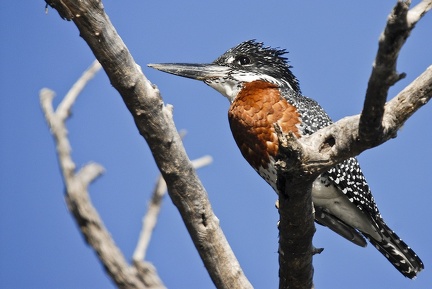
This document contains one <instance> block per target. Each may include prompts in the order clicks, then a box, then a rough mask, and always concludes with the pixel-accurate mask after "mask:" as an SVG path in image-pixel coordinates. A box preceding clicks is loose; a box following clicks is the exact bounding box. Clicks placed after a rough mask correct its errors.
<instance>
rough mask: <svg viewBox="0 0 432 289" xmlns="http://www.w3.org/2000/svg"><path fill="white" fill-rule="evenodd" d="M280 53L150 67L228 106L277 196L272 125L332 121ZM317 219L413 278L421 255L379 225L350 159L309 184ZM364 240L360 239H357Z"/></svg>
mask: <svg viewBox="0 0 432 289" xmlns="http://www.w3.org/2000/svg"><path fill="white" fill-rule="evenodd" d="M285 53H286V51H285V50H281V49H273V48H269V47H264V46H263V44H262V43H259V42H255V41H254V40H250V41H246V42H243V43H241V44H239V45H238V46H236V47H234V48H231V49H229V50H228V51H227V52H225V53H224V54H223V55H222V56H220V57H219V58H218V59H216V60H215V61H214V62H213V63H210V64H151V65H149V66H151V67H154V68H156V69H159V70H162V71H165V72H168V73H172V74H175V75H179V76H183V77H188V78H193V79H197V80H201V81H204V82H205V83H206V84H207V85H209V86H211V87H213V88H214V89H216V90H217V91H219V92H220V93H221V94H223V95H224V96H226V97H227V98H228V100H229V101H230V104H231V106H230V110H229V120H230V126H231V130H232V132H233V136H234V139H235V140H236V142H237V145H238V146H239V148H240V150H241V152H242V154H243V156H244V157H245V159H246V160H247V161H248V162H249V163H250V164H251V166H252V167H253V168H254V169H255V170H256V171H257V172H258V173H259V174H260V176H261V177H263V178H264V179H265V180H266V181H267V182H268V183H269V184H270V185H271V186H272V187H273V188H274V189H275V191H276V192H277V185H276V184H277V172H276V168H275V166H274V162H275V156H276V153H277V149H278V143H277V136H276V133H275V132H274V123H278V124H280V125H281V126H282V129H283V130H284V132H288V131H291V132H293V133H294V134H295V135H297V136H298V137H301V136H304V135H310V134H312V133H314V132H315V131H317V130H319V129H320V128H323V127H325V126H328V125H329V124H331V123H332V121H331V119H330V118H329V116H328V115H327V113H326V112H325V111H324V110H323V109H322V108H321V106H320V105H319V104H318V103H317V102H316V101H314V100H312V99H310V98H307V97H305V96H303V95H302V94H301V91H300V86H299V82H298V80H297V79H296V78H295V76H294V75H293V74H292V72H291V70H290V68H291V67H290V66H289V65H288V64H287V59H286V58H285V57H284V56H283V55H284V54H285ZM312 199H313V203H314V207H315V220H316V221H317V222H318V223H319V224H322V225H324V226H327V227H329V228H330V229H331V230H333V231H335V232H336V233H338V234H340V235H341V236H343V237H345V238H346V239H348V240H350V241H351V242H353V243H355V244H357V245H359V246H363V247H364V246H366V241H365V239H364V237H366V238H367V239H369V241H370V242H371V243H372V244H373V245H374V246H375V247H376V248H377V249H378V250H379V251H380V252H381V253H382V254H383V255H384V256H385V257H386V258H387V259H388V260H389V261H390V262H391V263H392V264H393V265H394V266H395V267H396V269H398V270H399V271H400V272H401V273H402V274H403V275H404V276H406V277H408V278H414V277H415V276H416V275H417V273H418V272H420V271H421V270H422V269H423V268H424V266H423V263H422V261H421V260H420V258H419V257H418V256H417V255H416V254H415V253H414V251H413V250H411V249H410V248H409V247H408V246H407V245H406V244H405V243H404V242H403V241H402V240H401V239H400V238H399V237H398V236H397V235H396V234H395V233H394V232H393V231H392V230H391V229H390V228H389V227H388V226H387V225H386V224H385V222H384V220H383V219H382V217H381V214H380V213H379V210H378V207H377V205H376V204H375V201H374V198H373V196H372V194H371V191H370V189H369V186H368V184H367V182H366V180H365V178H364V176H363V173H362V171H361V169H360V167H359V164H358V162H357V160H356V159H355V158H350V159H348V160H346V161H344V162H343V163H341V164H338V165H336V166H335V167H333V168H331V169H330V170H328V171H327V172H326V173H323V174H321V175H320V176H319V177H318V178H317V179H316V180H315V181H314V183H313V188H312ZM363 236H364V237H363Z"/></svg>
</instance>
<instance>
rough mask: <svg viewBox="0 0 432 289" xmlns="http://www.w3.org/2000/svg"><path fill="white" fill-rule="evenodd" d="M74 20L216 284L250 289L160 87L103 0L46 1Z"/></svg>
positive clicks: (65, 16) (67, 17)
mask: <svg viewBox="0 0 432 289" xmlns="http://www.w3.org/2000/svg"><path fill="white" fill-rule="evenodd" d="M46 2H47V4H48V5H50V6H51V7H53V8H55V9H56V10H57V11H58V12H59V14H60V16H61V17H63V18H65V19H67V20H73V21H74V23H75V24H76V26H77V27H78V29H79V31H80V35H81V37H82V38H83V39H84V40H85V41H86V42H87V44H88V45H89V47H90V48H91V50H92V51H93V53H94V55H95V56H96V58H97V59H98V61H99V62H100V63H101V64H102V67H103V68H104V70H105V72H106V73H107V75H108V77H109V79H110V81H111V84H112V85H113V86H114V87H115V88H116V89H117V90H118V91H119V93H120V94H121V96H122V97H123V100H124V102H125V104H126V106H127V107H128V109H129V111H130V112H131V114H132V116H133V118H134V120H135V123H136V125H137V128H138V130H139V132H140V134H141V135H142V136H143V137H144V138H145V139H146V141H147V143H148V145H149V147H150V150H151V151H152V153H153V156H154V158H155V161H156V164H157V166H158V167H159V170H160V171H161V174H162V175H163V177H164V179H165V181H166V182H167V186H168V192H169V195H170V197H171V199H172V200H173V203H174V204H175V205H176V207H177V208H178V210H179V212H180V214H181V216H182V218H183V221H184V223H185V225H186V228H187V229H188V231H189V234H190V236H191V237H192V240H193V242H194V245H195V247H196V248H197V250H198V252H199V254H200V256H201V259H202V260H203V262H204V265H205V266H206V268H207V271H208V273H209V274H210V277H211V278H212V280H213V282H214V283H215V285H216V287H217V288H251V287H252V286H251V284H250V283H249V281H248V280H247V279H246V277H245V275H244V273H243V271H242V269H241V267H240V264H239V263H238V261H237V259H236V257H235V255H234V253H233V252H232V250H231V248H230V246H229V244H228V242H227V240H226V238H225V236H224V234H223V232H222V229H221V228H220V226H219V220H218V219H217V217H216V216H215V214H214V213H213V210H212V207H211V205H210V202H209V200H208V196H207V193H206V191H205V189H204V187H203V185H202V184H201V182H200V180H199V178H198V176H197V174H196V172H195V170H194V168H193V166H192V163H191V162H190V160H189V159H188V157H187V154H186V152H185V149H184V147H183V144H182V142H181V139H180V136H179V135H178V132H177V130H176V128H175V125H174V122H173V120H172V115H171V111H170V109H169V108H167V107H166V106H165V105H164V103H163V101H162V98H161V97H160V95H159V91H158V90H157V88H156V87H155V86H153V85H152V84H151V83H150V82H149V81H148V80H147V79H146V78H145V76H144V75H143V74H142V71H141V70H140V68H139V67H138V65H137V64H136V63H135V61H134V59H133V58H132V56H131V55H130V53H129V51H128V49H127V47H126V46H125V45H124V43H123V41H122V39H121V38H120V36H119V35H118V34H117V32H116V30H115V29H114V27H113V26H112V24H111V22H110V20H109V18H108V16H107V15H106V14H105V12H104V9H103V5H102V3H101V1H96V0H83V1H72V0H46Z"/></svg>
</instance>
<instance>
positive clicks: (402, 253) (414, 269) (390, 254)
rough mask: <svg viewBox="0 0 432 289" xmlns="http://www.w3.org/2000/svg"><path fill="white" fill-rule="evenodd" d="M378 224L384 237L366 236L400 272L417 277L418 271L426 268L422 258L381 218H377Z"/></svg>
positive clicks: (410, 276)
mask: <svg viewBox="0 0 432 289" xmlns="http://www.w3.org/2000/svg"><path fill="white" fill-rule="evenodd" d="M377 224H378V226H379V228H380V233H381V235H382V239H381V240H380V241H378V240H375V239H373V238H372V237H370V236H366V237H367V238H368V239H369V241H370V242H371V243H372V245H374V246H375V247H376V248H377V249H378V251H380V252H381V254H383V255H384V256H385V257H386V258H387V259H388V260H389V261H390V263H392V264H393V266H395V268H396V269H397V270H398V271H399V272H401V273H402V274H403V275H404V276H405V277H408V278H410V279H413V278H415V277H416V276H417V273H419V272H420V271H421V270H423V269H424V265H423V262H422V260H420V258H419V257H418V256H417V254H416V253H415V252H414V251H413V250H412V249H411V248H410V247H409V246H408V245H407V244H406V243H405V242H404V241H402V240H401V238H399V237H398V235H396V233H395V232H393V231H392V230H391V229H390V228H389V227H388V226H387V225H386V223H385V222H384V221H383V220H382V219H381V218H380V219H379V220H377Z"/></svg>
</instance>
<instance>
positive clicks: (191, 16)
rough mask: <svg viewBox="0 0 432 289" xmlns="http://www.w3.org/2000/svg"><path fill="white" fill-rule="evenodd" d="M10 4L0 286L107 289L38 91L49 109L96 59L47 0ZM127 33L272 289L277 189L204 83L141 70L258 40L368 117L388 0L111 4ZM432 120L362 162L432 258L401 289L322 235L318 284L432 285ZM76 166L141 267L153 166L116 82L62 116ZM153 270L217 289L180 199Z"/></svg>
mask: <svg viewBox="0 0 432 289" xmlns="http://www.w3.org/2000/svg"><path fill="white" fill-rule="evenodd" d="M17 3H18V2H16V1H2V2H1V3H0V19H1V20H0V21H1V25H0V33H1V39H2V41H1V45H0V49H1V51H0V64H1V65H0V73H1V77H0V84H1V87H2V91H3V93H2V97H1V98H0V132H1V141H0V159H1V162H0V180H1V181H0V287H2V288H113V285H112V283H111V281H110V280H109V279H108V277H107V276H106V274H105V273H104V271H103V269H102V266H101V265H100V264H99V261H98V260H97V258H96V257H95V254H94V253H93V251H92V250H91V249H90V248H89V247H88V246H87V245H86V244H85V243H84V240H83V238H82V237H81V235H80V234H79V233H78V230H77V228H76V225H75V223H74V222H73V220H72V218H71V217H70V215H69V213H68V211H67V209H66V206H65V202H64V197H63V190H64V189H63V183H62V180H61V175H60V172H59V168H58V165H57V160H56V155H55V151H54V143H53V140H52V137H51V135H50V134H49V130H48V128H47V126H46V123H45V120H44V118H43V115H42V112H41V109H40V105H39V96H38V93H39V90H40V89H41V88H43V87H48V88H51V89H53V90H55V91H56V93H57V95H58V97H57V98H56V99H55V104H58V102H59V100H60V98H61V97H62V96H63V95H64V94H65V93H66V92H67V90H68V89H69V88H70V86H71V85H72V84H73V83H74V81H75V80H76V79H77V78H78V77H79V76H80V75H81V73H82V72H83V70H84V69H86V68H87V67H88V66H89V65H90V63H91V62H92V60H93V58H94V56H93V55H92V53H91V51H90V49H89V48H88V46H87V45H86V44H85V43H84V41H83V40H82V39H81V38H80V37H79V33H78V30H77V28H76V27H75V26H74V25H73V23H71V22H66V21H63V20H61V19H60V17H59V16H58V14H57V12H56V11H54V10H52V9H49V13H48V15H46V14H45V12H44V2H43V1H29V3H26V4H24V5H22V4H21V3H20V5H18V4H17ZM104 4H105V9H106V11H107V13H108V15H109V16H110V19H111V21H112V22H113V23H114V25H115V27H116V29H117V31H118V33H119V34H120V36H121V37H122V38H123V40H124V41H125V43H126V45H127V46H128V48H129V50H130V52H131V53H132V55H133V56H134V58H135V60H136V61H137V63H138V64H140V65H141V66H142V67H143V70H144V73H145V74H146V75H147V77H148V78H149V79H150V80H151V81H152V82H153V83H155V84H157V85H158V87H159V89H160V90H161V92H162V95H163V98H164V100H165V102H166V103H170V104H172V105H173V106H174V119H175V122H176V125H177V127H178V129H186V130H187V131H188V134H187V137H186V139H185V140H184V144H185V147H186V150H187V152H188V154H189V156H190V158H191V159H194V158H197V157H200V156H203V155H206V154H210V155H212V156H213V158H214V162H213V164H212V165H211V166H209V167H206V168H203V169H201V170H200V171H199V175H200V177H201V179H202V182H203V183H204V185H205V187H206V189H207V191H208V193H209V196H210V199H211V201H212V204H213V207H214V210H215V212H216V214H217V216H218V218H219V219H220V221H221V226H222V228H223V230H224V232H225V234H226V236H227V238H228V240H229V242H230V244H231V246H232V247H233V250H234V252H235V254H236V256H237V257H238V259H239V261H240V263H241V265H242V267H243V269H244V271H245V273H246V275H247V276H248V277H249V279H250V280H251V282H252V284H253V285H254V286H255V288H276V287H277V284H278V277H277V276H278V271H277V270H278V263H277V258H278V256H277V244H278V238H277V237H278V232H277V229H276V223H277V220H278V215H277V212H276V210H275V209H274V202H275V200H276V195H275V193H274V192H273V191H272V189H271V188H270V187H269V186H268V185H267V184H266V183H265V182H264V181H263V180H261V178H260V177H259V176H258V175H257V174H256V173H255V172H254V171H253V170H252V169H251V168H250V167H249V166H248V164H247V163H246V161H244V160H243V158H242V156H241V155H240V152H239V151H238V149H237V147H236V145H235V143H234V141H233V139H232V136H231V133H230V131H229V127H228V121H227V109H228V102H227V101H226V100H225V99H224V98H223V97H222V96H221V95H219V94H218V93H217V92H216V91H214V90H212V89H211V88H209V87H207V86H206V85H204V84H202V83H199V82H197V81H193V80H189V79H183V78H179V77H175V76H171V75H168V74H164V73H161V72H158V71H155V70H151V69H149V68H147V67H146V64H147V63H155V62H156V63H157V62H210V61H213V60H214V59H215V58H217V57H218V56H219V55H220V54H222V53H223V52H224V51H225V50H227V49H228V48H230V47H232V46H234V45H236V44H238V43H240V42H242V41H244V40H248V39H257V40H259V41H263V42H264V43H265V44H267V45H270V46H277V47H281V48H286V49H287V50H288V51H289V52H290V53H289V55H288V57H289V59H290V62H291V64H292V65H293V66H294V68H293V72H294V74H295V75H296V76H297V77H298V78H299V79H300V84H301V87H302V90H303V92H304V94H305V95H308V96H310V97H312V98H314V99H316V100H317V101H318V102H319V103H320V104H321V105H322V106H323V107H324V108H325V109H326V110H327V112H328V113H329V115H330V116H331V117H332V118H333V119H334V120H337V119H340V118H342V117H344V116H347V115H353V114H357V113H359V112H360V111H361V107H362V103H363V97H364V93H365V89H366V84H367V80H368V77H369V75H370V71H371V65H372V62H373V59H374V56H375V53H376V50H377V40H378V37H379V35H380V33H381V31H382V29H383V27H384V24H385V21H386V18H387V15H388V14H389V12H390V10H391V9H392V6H393V3H392V1H357V2H351V1H349V2H347V1H297V2H294V1H248V2H244V1H227V0H223V1H196V0H194V1H187V3H184V2H178V1H168V2H165V1H145V2H144V1H121V4H120V2H119V1H104ZM431 27H432V15H426V17H425V18H424V19H423V20H422V21H421V22H420V23H419V24H418V25H417V27H416V29H415V30H414V31H413V33H412V35H411V37H410V38H409V39H408V42H407V43H406V45H405V46H404V48H403V50H402V52H401V55H400V58H399V63H398V70H399V71H400V72H406V73H407V77H406V79H404V80H402V81H401V82H400V83H399V84H398V85H396V86H395V87H394V88H392V89H391V91H390V96H394V95H395V94H396V93H397V92H399V91H400V90H401V89H402V88H403V87H404V86H406V85H407V84H409V83H410V82H411V81H412V80H413V79H414V78H415V77H416V76H418V75H419V74H420V73H421V72H422V71H424V70H425V69H426V67H428V66H429V65H431V64H432V54H431V53H430V51H432V37H431V36H432V35H431V29H430V28H431ZM431 112H432V110H431V107H430V104H429V105H427V106H426V107H424V108H422V109H420V111H418V113H416V114H415V115H414V116H413V117H412V118H411V119H410V120H408V122H407V123H406V124H405V126H404V127H403V129H402V130H401V131H400V132H399V135H398V137H397V138H396V139H394V140H391V141H389V142H388V143H386V144H384V145H382V146H380V147H379V148H375V149H372V150H368V151H366V152H364V153H363V154H362V155H361V156H359V160H360V164H361V166H362V169H363V171H364V174H365V175H366V178H367V180H368V182H369V184H370V186H371V187H372V191H373V193H374V196H375V198H376V201H377V203H378V206H379V207H380V209H381V212H382V214H383V216H384V218H385V220H386V221H387V223H388V224H389V225H390V227H391V228H392V229H394V230H395V231H396V232H397V233H398V234H399V235H400V236H401V237H402V238H403V239H404V240H405V241H406V242H407V243H408V244H410V245H411V247H413V249H414V250H415V251H416V252H417V253H418V254H419V256H420V257H421V258H422V259H423V261H424V263H425V267H426V269H425V270H424V272H422V273H421V274H420V275H419V277H418V278H417V279H416V280H414V281H411V280H408V279H405V278H404V277H403V276H402V275H400V274H399V273H398V272H397V271H396V270H395V269H394V268H393V266H391V265H390V263H388V261H387V260H386V259H385V258H383V257H382V256H381V255H380V254H379V253H378V252H377V251H376V250H375V249H374V248H373V247H372V246H368V247H367V248H360V247H356V246H354V245H352V244H351V243H349V242H346V241H345V240H343V239H342V238H340V237H339V236H337V235H335V234H333V233H332V232H330V231H329V230H327V229H325V228H322V227H317V233H316V235H315V238H314V245H315V246H317V247H324V248H325V250H324V252H323V253H322V254H321V255H319V256H316V257H315V258H314V266H315V284H316V287H317V288H335V287H338V288H353V289H355V288H365V287H367V288H396V289H397V288H427V287H428V286H430V284H432V271H431V269H430V268H431V266H432V250H431V249H430V244H432V232H431V230H432V228H431V225H430V221H429V220H430V215H429V211H430V203H431V202H432V196H431V194H430V183H429V182H430V169H429V165H430V162H431V160H432V156H431V154H430V148H431V145H432V130H431V129H429V126H430V124H431V123H432V113H431ZM68 129H69V136H70V141H71V143H72V146H73V157H74V160H75V162H76V163H77V165H78V167H80V166H82V165H83V164H85V163H87V162H89V161H95V162H98V163H100V164H102V165H103V166H104V167H105V169H106V173H105V175H104V176H103V177H102V178H100V179H98V180H97V182H96V183H94V184H93V185H92V186H91V187H90V194H91V198H92V200H93V202H94V205H95V206H96V208H97V209H98V210H99V213H100V215H101V217H102V218H103V220H104V222H105V224H106V226H107V227H108V229H109V230H110V232H111V234H112V236H113V238H114V239H115V241H116V243H117V244H118V246H119V247H120V248H121V250H122V251H123V252H124V254H125V256H126V258H128V259H129V260H130V259H131V256H132V253H133V251H134V248H135V245H136V241H137V237H138V234H139V230H140V226H141V218H142V215H143V213H144V211H145V208H146V203H147V200H148V198H149V195H150V192H151V191H152V188H153V186H154V183H155V180H156V178H157V175H158V173H157V169H156V167H155V164H154V161H153V158H152V156H151V154H150V153H149V149H148V147H147V145H146V143H145V142H144V141H143V139H142V138H141V137H140V136H139V135H138V133H137V129H136V128H135V126H134V123H133V121H132V118H131V116H130V115H129V113H128V111H127V110H126V108H125V105H124V104H123V103H122V100H121V98H120V96H119V95H118V93H117V92H116V91H115V90H114V89H113V88H112V86H111V85H110V83H109V81H108V79H107V77H106V75H105V74H104V73H103V72H100V73H99V74H98V75H97V76H96V77H95V79H94V80H92V81H91V82H90V83H89V85H88V86H87V87H86V89H85V90H84V92H83V93H82V95H80V97H79V98H78V101H77V103H76V105H75V106H74V109H73V116H72V118H71V119H70V121H69V122H68ZM149 250H150V251H149V253H148V260H149V261H151V262H153V263H154V265H155V266H156V267H157V269H158V272H159V274H160V276H161V278H162V279H163V281H164V282H165V283H166V285H167V286H168V287H169V288H213V285H212V283H211V280H210V278H209V277H208V274H207V273H206V271H205V270H204V266H203V264H202V262H201V260H200V259H199V257H198V254H197V253H196V251H195V249H194V247H193V245H192V242H191V240H190V237H189V236H188V234H187V232H186V229H185V227H184V225H183V223H182V221H181V219H180V216H179V214H178V212H177V210H176V208H175V207H174V206H173V204H172V202H171V201H170V200H169V199H168V198H166V199H165V202H164V204H163V208H162V212H161V216H160V220H159V223H158V225H157V228H156V231H155V233H154V236H153V239H152V242H151V245H150V249H149Z"/></svg>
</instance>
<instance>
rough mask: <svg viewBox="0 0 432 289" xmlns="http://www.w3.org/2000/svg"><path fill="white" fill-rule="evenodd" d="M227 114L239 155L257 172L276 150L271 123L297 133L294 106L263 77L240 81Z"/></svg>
mask: <svg viewBox="0 0 432 289" xmlns="http://www.w3.org/2000/svg"><path fill="white" fill-rule="evenodd" d="M228 118H229V123H230V127H231V131H232V134H233V136H234V139H235V141H236V143H237V145H238V147H239V148H240V151H241V153H242V154H243V157H244V158H245V159H246V160H247V161H248V162H249V164H250V165H251V166H252V167H253V168H254V169H255V170H257V171H258V172H259V173H260V170H263V169H264V170H268V169H269V165H270V162H271V161H274V159H275V157H276V155H277V152H278V147H279V144H278V139H277V135H276V132H275V129H274V124H275V123H278V124H279V125H280V127H281V128H282V131H283V132H289V131H291V132H293V133H294V134H295V135H296V136H297V137H300V135H299V131H298V127H297V126H298V124H299V123H300V115H299V113H298V112H297V109H296V108H295V107H294V106H292V105H291V104H289V103H288V102H287V101H286V100H285V99H284V98H283V97H282V96H281V95H280V90H279V88H278V87H277V86H276V85H275V84H272V83H268V82H265V81H254V82H250V83H246V84H244V87H243V88H242V90H241V91H240V92H239V94H238V95H237V97H236V98H235V100H234V101H233V103H232V104H231V107H230V109H229V112H228ZM271 169H273V168H271ZM260 174H261V173H260ZM267 181H269V180H267Z"/></svg>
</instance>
